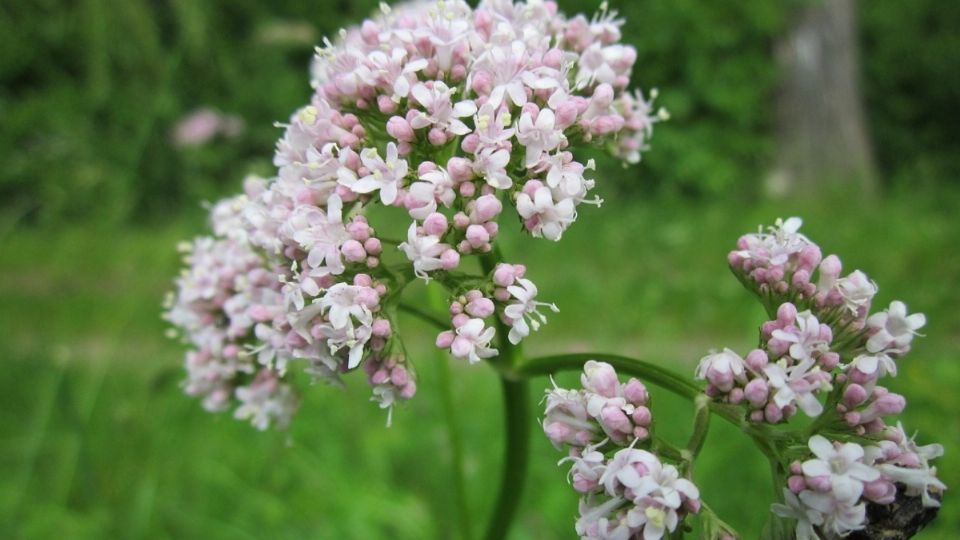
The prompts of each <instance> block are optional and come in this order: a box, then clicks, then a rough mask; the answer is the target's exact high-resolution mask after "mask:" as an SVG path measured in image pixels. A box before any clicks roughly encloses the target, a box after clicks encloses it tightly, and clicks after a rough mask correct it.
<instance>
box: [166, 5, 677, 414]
mask: <svg viewBox="0 0 960 540" xmlns="http://www.w3.org/2000/svg"><path fill="white" fill-rule="evenodd" d="M615 15H616V14H615V13H612V12H610V13H608V12H606V11H602V12H601V13H600V14H599V15H597V16H596V17H594V18H593V19H592V20H588V19H586V18H585V17H583V16H578V17H574V18H572V19H567V18H565V17H564V16H563V15H561V14H560V13H558V12H557V6H556V4H555V3H553V2H538V1H531V2H528V3H520V4H513V3H511V2H509V1H501V0H496V1H487V2H481V4H480V6H479V7H477V8H476V9H475V10H474V9H471V8H470V6H468V5H467V4H466V3H465V2H462V1H456V0H454V1H440V2H423V3H415V4H405V5H400V6H396V7H394V8H391V7H388V6H387V5H386V4H383V5H382V6H381V9H380V12H379V13H378V14H377V15H376V16H375V17H374V18H373V19H370V20H367V21H364V23H363V24H362V25H361V26H360V27H354V28H350V29H347V30H342V31H341V32H340V35H339V38H338V40H337V41H336V42H335V43H333V42H329V41H327V42H326V46H324V47H322V48H318V49H317V55H316V58H315V61H314V63H313V66H312V70H311V72H312V77H313V81H312V83H313V87H314V88H315V93H314V94H313V97H312V99H311V101H310V104H309V105H306V106H304V107H303V108H301V109H300V110H298V111H296V112H295V113H294V114H293V116H292V117H291V118H290V121H289V123H288V124H286V125H285V126H284V127H285V133H284V134H283V136H282V137H281V138H280V140H279V141H278V143H277V149H276V154H275V157H274V163H275V164H276V166H277V169H278V170H277V175H276V177H273V178H269V179H265V178H248V179H247V181H246V182H245V186H244V187H245V189H244V194H242V195H239V196H237V197H234V198H232V199H228V200H225V201H222V202H220V203H218V204H216V205H215V206H214V207H213V209H212V213H211V222H212V227H213V233H214V234H213V236H208V237H202V238H198V239H196V240H194V241H193V242H192V243H190V244H189V245H185V246H184V248H183V249H184V250H185V252H186V258H185V262H186V264H187V265H188V269H187V270H186V271H185V272H184V273H183V275H182V277H181V278H180V279H179V280H178V281H177V288H178V290H177V292H176V295H175V296H174V297H172V299H171V301H170V305H169V311H168V312H167V318H168V319H169V321H170V322H171V323H173V325H174V326H175V327H177V329H179V331H180V334H181V335H182V336H183V337H184V338H185V339H186V341H187V342H188V343H189V344H190V345H191V346H192V347H193V348H192V350H191V351H190V352H189V353H188V354H187V360H186V365H187V371H188V380H187V383H186V390H187V393H189V394H191V395H195V396H198V397H201V398H202V399H203V403H204V406H205V407H206V408H207V409H210V410H222V409H228V408H234V413H235V415H236V416H237V417H238V418H249V419H250V420H251V421H252V422H253V423H254V425H256V426H257V427H259V428H266V427H267V426H269V425H270V424H273V423H276V424H280V425H283V424H286V423H287V422H288V421H289V420H290V417H291V415H292V414H293V413H294V411H295V410H296V408H297V399H296V397H295V394H294V392H293V391H292V389H291V388H290V387H289V386H288V384H287V383H285V382H284V377H285V374H286V373H287V371H288V369H293V367H294V366H296V367H297V368H298V369H301V368H302V369H306V370H307V371H308V372H309V373H311V374H313V375H314V376H316V377H318V378H322V379H326V380H330V381H336V380H337V379H338V377H340V376H341V375H342V374H344V373H346V372H349V371H352V370H355V369H357V368H362V369H363V370H364V371H365V372H366V373H367V376H368V380H369V382H370V385H371V386H372V387H373V395H374V399H375V400H376V401H377V402H379V403H380V405H381V406H383V407H391V406H392V405H393V404H394V403H396V402H398V401H403V400H406V399H409V398H411V397H412V396H413V395H414V393H415V392H416V389H417V386H416V377H415V374H414V370H413V369H412V366H411V364H410V362H409V359H408V358H407V357H406V355H405V354H404V347H403V344H402V342H401V337H400V335H399V334H398V333H397V331H396V330H397V327H398V325H397V310H398V304H399V300H400V296H401V293H402V292H403V289H404V287H406V286H407V285H408V284H410V283H411V282H412V281H414V280H416V279H422V280H424V281H427V282H430V283H431V285H433V284H434V283H436V284H439V286H442V287H444V288H445V289H446V291H447V292H448V294H449V295H450V301H449V307H450V323H449V330H446V331H443V332H441V333H440V334H439V336H437V338H436V343H437V346H439V347H441V348H444V349H449V351H450V353H451V354H452V355H453V356H454V357H455V358H459V359H464V360H467V361H469V362H471V363H473V362H479V361H480V360H482V359H487V358H492V357H494V356H495V355H497V352H498V351H497V348H496V345H495V343H496V342H497V339H496V338H498V337H499V338H500V339H501V340H502V339H503V338H506V339H508V340H509V343H511V344H517V343H519V342H520V341H521V340H523V339H524V338H525V337H527V336H528V335H529V334H530V333H531V332H533V331H535V330H537V328H539V327H540V325H541V324H543V323H545V322H546V314H547V313H549V312H552V311H556V310H557V308H556V306H554V305H552V304H549V303H545V302H541V301H539V300H538V298H537V295H538V291H537V287H536V285H535V284H534V283H533V282H532V281H531V280H530V279H528V277H527V272H526V269H525V267H524V266H523V265H522V264H511V263H507V262H503V261H501V260H499V258H498V257H497V255H496V253H497V250H496V247H495V242H496V240H497V234H498V230H499V228H500V223H499V220H500V219H501V218H504V219H508V220H509V221H510V223H514V220H518V221H519V223H520V224H521V226H522V227H523V228H524V229H525V230H526V231H527V232H528V233H529V234H530V235H531V236H533V237H536V238H545V239H547V240H552V241H556V240H560V237H561V236H562V235H563V232H564V231H565V230H566V229H567V227H569V226H571V225H572V224H573V222H574V221H575V220H576V219H577V210H578V207H580V206H581V205H582V204H590V205H597V206H599V204H600V202H601V201H600V198H599V197H598V196H596V195H594V194H593V188H594V183H595V182H594V179H593V178H592V177H591V173H592V171H593V169H594V164H593V162H592V161H587V162H586V163H584V162H581V161H578V159H577V158H576V157H575V156H574V153H573V152H574V150H575V149H576V148H578V147H584V146H593V147H602V148H606V149H609V150H610V151H611V152H613V153H614V154H615V155H618V156H621V157H623V158H624V159H626V160H627V161H631V162H635V161H637V160H639V158H640V151H641V150H643V149H644V147H645V145H646V141H647V139H648V138H649V137H650V135H651V134H652V131H653V125H654V123H655V122H656V121H657V120H658V119H659V118H662V117H663V113H654V112H652V111H653V109H652V107H651V104H650V102H649V101H648V100H647V99H645V98H644V97H643V95H642V94H641V93H640V92H633V93H631V92H628V91H627V86H628V83H629V81H630V72H631V69H632V68H633V64H634V61H635V59H636V51H635V50H634V49H633V48H632V47H630V46H627V45H621V44H620V43H619V40H620V30H619V28H620V25H621V24H622V21H621V20H619V19H617V18H616V16H615ZM376 205H384V206H390V207H395V208H397V209H401V210H402V211H405V212H406V214H407V215H408V217H409V221H407V222H406V225H404V226H403V227H402V228H401V229H397V227H396V226H394V227H393V228H392V229H390V230H384V229H381V228H380V227H376V228H375V227H374V224H373V223H371V222H370V221H368V218H367V215H366V214H367V213H368V210H370V209H371V207H373V206H376ZM505 207H507V208H509V207H512V209H513V211H511V212H509V214H511V215H509V216H503V214H507V212H505ZM393 239H397V240H396V241H394V240H393ZM468 257H479V258H481V259H482V263H483V269H484V271H483V273H475V274H470V273H468V272H467V271H466V270H465V269H466V268H469V267H470V266H469V265H467V264H465V263H466V259H467V258H468ZM498 332H499V333H501V334H503V333H506V335H500V336H498V335H497V334H498Z"/></svg>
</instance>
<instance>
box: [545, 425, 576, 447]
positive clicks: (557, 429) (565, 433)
mask: <svg viewBox="0 0 960 540" xmlns="http://www.w3.org/2000/svg"><path fill="white" fill-rule="evenodd" d="M543 433H544V435H546V436H547V438H548V439H550V441H551V442H552V443H553V444H557V445H559V444H563V443H565V442H567V441H568V440H569V438H570V437H571V436H572V435H573V429H571V428H570V426H568V425H566V424H563V423H561V422H550V423H549V424H545V425H544V426H543Z"/></svg>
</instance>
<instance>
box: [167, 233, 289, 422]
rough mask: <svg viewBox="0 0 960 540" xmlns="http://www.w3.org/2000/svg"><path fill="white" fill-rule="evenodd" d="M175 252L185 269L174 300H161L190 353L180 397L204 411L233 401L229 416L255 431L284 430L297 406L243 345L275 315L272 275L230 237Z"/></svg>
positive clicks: (277, 298) (273, 370) (271, 369)
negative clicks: (250, 422) (275, 425)
mask: <svg viewBox="0 0 960 540" xmlns="http://www.w3.org/2000/svg"><path fill="white" fill-rule="evenodd" d="M182 249H183V251H184V252H185V256H184V261H185V262H186V263H187V264H188V265H190V268H189V270H185V271H184V272H183V274H182V275H181V276H180V277H179V278H178V279H177V287H178V290H177V293H176V295H173V294H171V295H170V296H169V297H168V298H167V300H166V304H167V309H168V311H167V312H166V315H165V316H166V318H167V320H168V321H169V322H170V323H171V324H173V325H175V326H176V327H177V328H179V330H180V332H179V333H180V335H182V337H183V339H184V341H186V342H187V343H188V344H189V345H190V346H191V347H192V349H191V350H190V351H189V352H188V353H187V355H186V360H185V367H186V370H187V380H186V381H185V382H184V389H185V391H186V392H187V394H189V395H191V396H197V397H199V398H202V399H203V406H204V408H206V409H207V410H209V411H221V410H225V409H227V408H229V407H230V405H231V401H232V400H233V399H236V401H237V402H239V403H240V404H241V405H240V407H239V408H237V409H236V416H237V417H238V418H251V419H252V420H253V423H254V425H256V426H257V427H258V428H260V429H265V428H266V427H267V426H268V425H269V424H270V423H271V422H276V423H278V424H280V425H285V424H286V423H288V422H289V420H290V417H291V416H292V414H293V413H294V412H295V411H296V409H297V400H296V398H295V397H294V396H293V393H292V391H291V389H290V388H289V386H288V385H286V384H284V383H281V382H279V374H278V370H277V367H276V366H271V365H264V364H261V363H259V362H257V358H256V356H255V355H252V354H250V351H249V350H248V349H247V346H246V345H247V342H248V339H249V337H250V336H251V335H252V334H253V333H254V332H255V328H256V326H257V324H258V321H259V320H263V319H268V318H270V316H271V314H272V313H277V312H279V311H278V306H280V305H281V304H282V300H281V295H280V284H279V283H278V282H277V281H276V279H275V277H274V273H273V272H271V271H270V270H268V269H267V268H266V267H265V266H264V264H263V260H262V259H261V258H260V257H259V256H258V255H257V254H256V253H254V252H253V251H252V250H251V249H250V247H249V246H248V245H247V244H245V243H243V242H239V241H237V240H235V239H232V238H219V239H214V238H210V237H202V238H197V239H196V240H194V241H193V242H192V243H187V244H184V245H183V246H182ZM280 311H282V310H280Z"/></svg>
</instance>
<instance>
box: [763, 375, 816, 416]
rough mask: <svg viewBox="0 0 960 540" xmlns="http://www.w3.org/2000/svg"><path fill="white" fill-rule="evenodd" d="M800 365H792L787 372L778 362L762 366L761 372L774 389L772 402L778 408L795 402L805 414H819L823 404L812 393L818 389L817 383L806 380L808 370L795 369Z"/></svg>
mask: <svg viewBox="0 0 960 540" xmlns="http://www.w3.org/2000/svg"><path fill="white" fill-rule="evenodd" d="M800 367H804V366H803V365H799V366H794V368H793V369H791V371H790V372H789V373H788V372H787V370H786V369H784V367H783V366H781V365H780V364H767V365H766V366H764V367H763V373H764V375H766V376H767V381H768V382H769V384H770V387H771V388H773V389H775V390H776V393H775V394H774V395H773V402H774V403H775V404H776V405H777V406H778V407H780V408H783V407H786V406H787V405H790V404H792V403H796V404H797V406H798V407H800V410H802V411H803V412H804V413H806V414H807V416H820V413H822V412H823V404H822V403H820V401H819V400H817V397H816V396H814V395H813V393H814V392H815V391H816V390H818V389H819V385H814V384H811V383H810V382H809V381H807V380H806V379H805V378H804V377H805V376H806V375H808V374H809V372H805V371H801V370H799V369H797V368H800ZM814 369H817V368H814Z"/></svg>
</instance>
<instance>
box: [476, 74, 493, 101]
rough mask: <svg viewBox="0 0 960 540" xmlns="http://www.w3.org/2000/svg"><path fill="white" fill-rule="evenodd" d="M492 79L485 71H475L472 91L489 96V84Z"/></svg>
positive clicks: (490, 88) (490, 87)
mask: <svg viewBox="0 0 960 540" xmlns="http://www.w3.org/2000/svg"><path fill="white" fill-rule="evenodd" d="M492 80H493V78H492V77H491V76H490V74H489V73H487V72H486V71H477V72H476V73H474V74H473V81H472V86H473V90H474V91H475V92H476V93H478V94H484V95H489V94H490V91H491V90H493V88H492V86H491V83H492Z"/></svg>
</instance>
